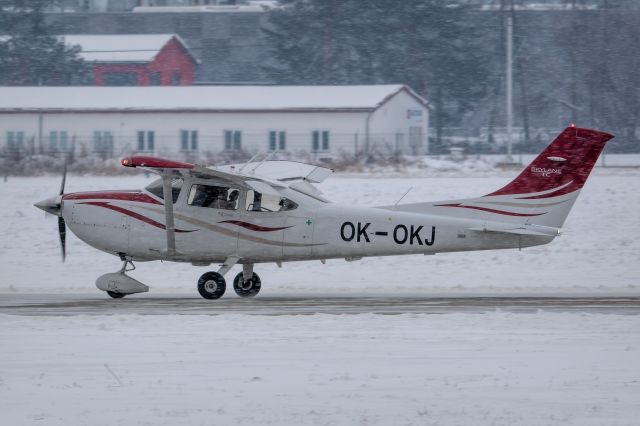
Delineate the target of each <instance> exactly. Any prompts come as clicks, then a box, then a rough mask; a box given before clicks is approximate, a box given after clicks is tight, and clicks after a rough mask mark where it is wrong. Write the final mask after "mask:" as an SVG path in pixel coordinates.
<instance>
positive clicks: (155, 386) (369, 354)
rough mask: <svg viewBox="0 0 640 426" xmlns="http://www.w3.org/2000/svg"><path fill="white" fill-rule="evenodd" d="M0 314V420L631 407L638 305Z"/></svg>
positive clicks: (296, 418) (523, 417)
mask: <svg viewBox="0 0 640 426" xmlns="http://www.w3.org/2000/svg"><path fill="white" fill-rule="evenodd" d="M203 303H204V302H203ZM0 324H1V327H0V345H1V348H2V349H1V351H0V401H1V402H0V407H1V408H2V424H3V425H12V426H21V425H47V426H53V425H64V426H67V425H84V424H86V425H93V426H99V425H105V426H107V425H108V426H114V425H171V426H175V425H190V426H191V425H234V424H245V425H259V424H274V425H470V426H471V425H472V426H481V425H497V426H500V425H504V426H512V425H545V426H550V425H579V426H589V425H593V426H603V425H606V426H622V425H629V426H631V425H637V424H638V418H640V404H638V401H639V397H640V368H639V367H638V360H639V359H640V316H638V315H631V316H625V315H602V314H580V313H566V314H555V313H549V312H538V313H534V314H513V313H502V312H493V313H487V314H447V315H413V314H403V315H367V314H361V315H311V316H304V315H303V316H253V315H222V316H196V315H187V316H162V315H160V316H154V315H151V316H141V315H121V316H73V317H20V316H6V315H0Z"/></svg>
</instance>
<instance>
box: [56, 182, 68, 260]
mask: <svg viewBox="0 0 640 426" xmlns="http://www.w3.org/2000/svg"><path fill="white" fill-rule="evenodd" d="M63 182H64V181H63ZM58 235H59V236H60V248H61V249H62V262H64V259H65V258H66V256H67V249H66V246H67V225H66V224H65V223H64V218H63V217H62V216H59V217H58Z"/></svg>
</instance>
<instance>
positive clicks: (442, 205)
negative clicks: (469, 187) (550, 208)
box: [436, 203, 546, 216]
mask: <svg viewBox="0 0 640 426" xmlns="http://www.w3.org/2000/svg"><path fill="white" fill-rule="evenodd" d="M436 207H460V208H463V209H472V210H482V211H484V212H489V213H495V214H501V215H505V216H541V215H543V214H546V213H515V212H508V211H504V210H496V209H488V208H486V207H478V206H465V205H462V204H459V203H456V204H436Z"/></svg>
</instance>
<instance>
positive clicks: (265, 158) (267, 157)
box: [251, 151, 276, 173]
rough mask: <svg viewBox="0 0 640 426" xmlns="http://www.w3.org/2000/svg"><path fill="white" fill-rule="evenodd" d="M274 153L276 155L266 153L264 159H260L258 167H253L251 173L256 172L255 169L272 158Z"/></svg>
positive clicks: (272, 152) (273, 152)
mask: <svg viewBox="0 0 640 426" xmlns="http://www.w3.org/2000/svg"><path fill="white" fill-rule="evenodd" d="M275 153H276V152H275V151H271V152H270V153H268V154H267V155H265V157H264V158H263V159H262V161H261V162H259V163H258V165H257V166H255V167H254V168H253V169H251V173H253V172H255V171H256V169H257V168H258V167H260V166H262V164H263V163H264V162H265V161H267V160H268V159H269V157H271V156H272V155H273V154H275Z"/></svg>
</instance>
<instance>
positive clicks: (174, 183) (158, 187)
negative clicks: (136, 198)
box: [145, 178, 184, 204]
mask: <svg viewBox="0 0 640 426" xmlns="http://www.w3.org/2000/svg"><path fill="white" fill-rule="evenodd" d="M183 183H184V180H183V179H182V178H173V179H171V198H172V199H173V203H174V204H175V203H176V201H178V196H179V195H180V190H181V189H182V184H183ZM145 189H146V190H147V191H149V192H150V193H152V194H153V195H155V196H156V197H158V198H161V199H163V200H164V191H163V189H162V179H158V180H154V181H153V182H151V183H150V184H149V185H148V186H147V187H146V188H145Z"/></svg>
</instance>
